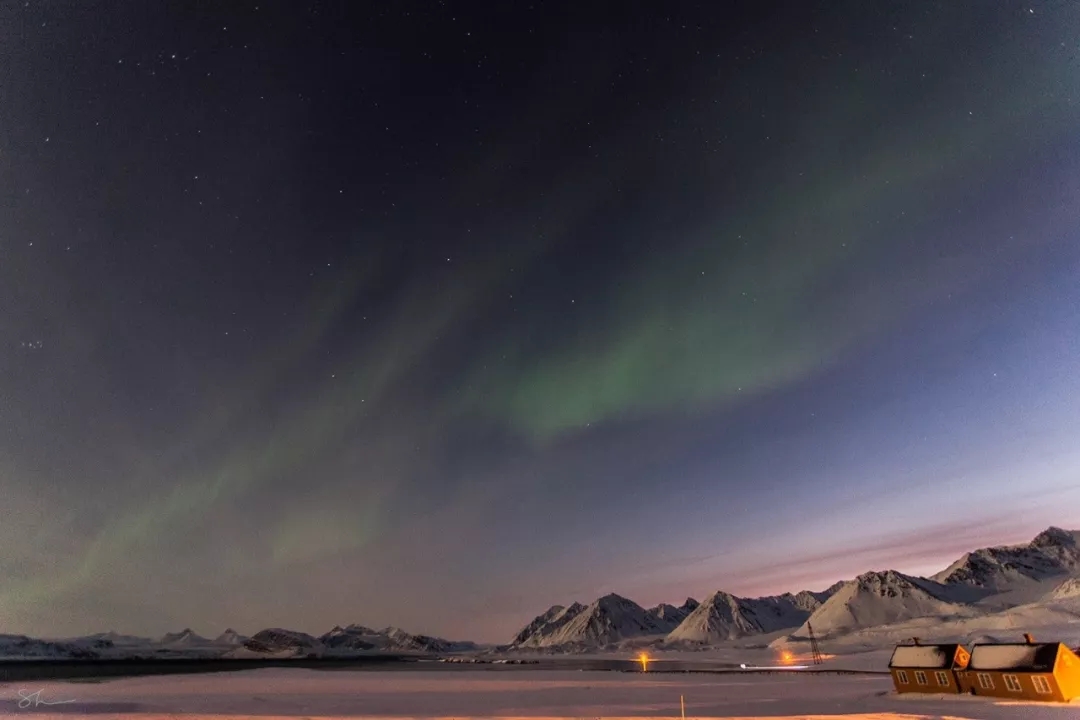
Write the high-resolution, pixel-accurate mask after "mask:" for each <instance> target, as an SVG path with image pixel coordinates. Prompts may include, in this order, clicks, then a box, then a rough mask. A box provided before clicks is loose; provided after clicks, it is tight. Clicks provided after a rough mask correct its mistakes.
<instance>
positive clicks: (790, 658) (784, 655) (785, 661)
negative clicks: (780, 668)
mask: <svg viewBox="0 0 1080 720" xmlns="http://www.w3.org/2000/svg"><path fill="white" fill-rule="evenodd" d="M780 664H781V665H794V664H795V656H794V655H792V654H791V652H790V651H789V650H784V651H783V652H781V653H780Z"/></svg>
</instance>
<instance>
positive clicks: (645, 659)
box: [638, 653, 649, 672]
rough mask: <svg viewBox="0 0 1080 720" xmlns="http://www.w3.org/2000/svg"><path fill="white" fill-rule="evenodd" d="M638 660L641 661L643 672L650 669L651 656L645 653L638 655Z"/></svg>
mask: <svg viewBox="0 0 1080 720" xmlns="http://www.w3.org/2000/svg"><path fill="white" fill-rule="evenodd" d="M638 662H639V663H641V671H642V672H646V671H647V670H648V669H649V656H648V655H646V654H645V653H641V654H640V655H638Z"/></svg>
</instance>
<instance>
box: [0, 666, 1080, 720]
mask: <svg viewBox="0 0 1080 720" xmlns="http://www.w3.org/2000/svg"><path fill="white" fill-rule="evenodd" d="M35 691H40V693H39V694H38V695H36V696H33V697H35V698H39V699H40V700H42V701H44V702H49V703H57V702H59V703H63V704H57V705H45V704H42V705H36V706H35V705H34V703H32V702H26V698H27V697H28V696H29V693H33V692H35ZM680 698H682V699H683V700H684V702H685V713H686V717H688V718H706V717H707V718H788V719H793V718H847V719H848V720H871V719H873V720H915V718H951V719H954V720H958V719H961V718H966V719H969V720H1022V719H1023V718H1032V720H1050V719H1053V718H1061V719H1062V720H1066V719H1072V718H1076V717H1080V705H1077V704H1072V705H1068V706H1046V705H1039V704H1034V703H1031V704H1018V703H1011V702H1003V701H994V700H991V699H987V698H974V697H970V696H953V697H937V696H929V697H919V698H911V697H899V696H896V695H895V694H893V693H892V692H891V681H890V679H889V677H888V676H887V675H830V674H806V673H799V672H797V671H792V672H787V673H779V674H756V673H729V674H720V675H709V674H670V675H669V674H664V673H653V672H647V673H613V672H567V671H528V670H523V671H511V672H491V671H483V670H471V669H470V670H462V671H460V672H452V673H427V672H394V671H389V672H387V671H359V672H357V671H343V672H326V671H316V670H302V669H289V668H285V669H283V668H266V669H261V670H251V671H242V672H234V673H214V674H206V675H184V676H150V677H137V678H124V679H119V680H113V681H109V682H101V683H65V682H50V683H45V684H36V685H33V686H30V687H16V686H13V685H4V686H0V716H3V717H5V718H7V717H12V718H14V717H27V718H33V720H46V719H48V720H74V719H76V718H80V719H81V720H101V719H102V718H117V719H118V720H150V719H151V718H153V719H154V720H162V719H164V718H182V719H183V720H196V719H198V720H209V719H213V720H225V719H226V718H229V719H230V720H236V719H237V718H243V717H258V718H260V720H269V718H273V717H293V718H295V717H303V718H331V717H332V718H345V717H349V718H361V717H362V718H406V717H409V718H459V719H461V718H480V717H484V718H512V717H520V718H524V717H528V718H541V717H544V718H617V717H672V718H673V717H679V716H680V713H681V709H680ZM64 701H73V702H64ZM20 704H22V705H23V707H20Z"/></svg>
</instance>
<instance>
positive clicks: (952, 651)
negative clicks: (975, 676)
mask: <svg viewBox="0 0 1080 720" xmlns="http://www.w3.org/2000/svg"><path fill="white" fill-rule="evenodd" d="M954 657H956V645H897V646H896V649H895V650H893V655H892V660H890V661H889V667H898V668H948V667H952V661H953V658H954Z"/></svg>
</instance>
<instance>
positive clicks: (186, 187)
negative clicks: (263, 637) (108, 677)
mask: <svg viewBox="0 0 1080 720" xmlns="http://www.w3.org/2000/svg"><path fill="white" fill-rule="evenodd" d="M223 5H226V4H223ZM647 5H650V6H651V7H649V8H638V7H637V6H636V5H635V6H634V7H633V8H632V7H631V6H630V5H628V4H625V3H622V4H604V3H561V2H547V3H542V2H536V3H532V4H512V3H511V4H506V5H504V6H498V7H496V6H492V7H487V6H484V5H483V4H476V3H473V4H457V3H453V2H450V1H449V0H447V1H446V2H399V3H361V4H356V5H352V4H347V3H313V4H310V5H305V6H304V7H300V6H298V5H296V4H295V3H280V4H279V3H273V2H264V1H262V0H258V1H256V2H248V1H246V0H245V1H244V2H230V3H228V4H227V7H212V6H211V5H203V4H194V5H190V6H185V5H183V4H165V3H162V4H153V3H150V4H138V3H128V4H115V3H103V2H101V3H98V2H86V3H78V4H74V3H49V2H29V3H27V4H26V5H23V4H21V3H18V4H8V5H4V6H2V7H0V46H2V47H4V48H5V50H6V51H5V55H6V56H7V61H6V62H3V63H0V88H2V91H0V92H2V98H0V100H2V101H0V192H2V195H3V199H4V200H3V203H0V498H2V501H3V504H4V508H5V512H4V519H3V522H0V546H2V547H3V548H4V549H3V552H0V632H13V633H15V632H17V633H27V634H32V635H39V636H57V635H65V634H77V633H88V632H94V631H103V630H108V629H114V630H117V631H120V632H130V633H145V634H161V633H163V632H165V631H167V630H175V629H177V628H179V627H187V626H190V627H193V628H195V629H196V630H197V631H199V632H202V633H203V634H207V635H214V634H216V633H217V632H220V631H221V630H222V629H224V628H225V627H234V628H237V629H239V630H241V631H242V632H253V631H256V630H258V629H261V628H263V627H270V626H283V627H290V628H294V629H298V630H304V631H309V632H315V631H319V632H321V631H325V629H328V628H329V627H331V626H332V625H334V624H335V623H338V624H347V623H351V622H358V623H363V624H365V625H370V626H384V625H390V624H392V625H397V626H401V627H404V628H406V629H408V630H410V631H414V632H426V633H432V634H439V635H442V636H453V637H461V638H470V639H475V640H484V641H489V640H490V641H497V640H505V639H507V638H508V637H509V636H510V635H511V634H512V633H513V632H514V631H515V630H516V629H517V628H518V627H519V626H520V625H522V624H524V623H525V622H527V621H528V620H529V619H531V617H532V616H533V615H535V614H536V613H538V612H540V611H542V610H543V609H545V608H547V607H548V606H550V605H552V604H554V603H561V604H567V603H569V602H571V601H574V600H577V601H582V602H587V601H590V600H592V599H594V598H595V597H597V596H599V595H601V594H604V593H606V592H611V591H614V592H619V593H620V594H623V595H627V596H630V597H633V598H634V599H635V600H637V601H638V602H640V603H645V604H653V603H656V602H660V601H679V602H681V600H682V598H685V597H686V596H687V595H693V596H697V597H700V596H702V595H704V594H707V593H709V592H711V591H713V590H716V589H718V588H720V589H724V590H728V591H730V592H733V593H737V594H764V593H777V592H783V591H788V590H791V591H797V590H801V589H821V588H823V587H825V586H827V585H829V584H831V583H832V582H833V581H835V580H837V579H841V578H846V577H851V576H854V575H856V574H858V573H860V572H863V571H865V570H868V569H883V568H886V567H888V568H895V569H898V570H902V571H905V572H931V571H934V570H937V569H940V568H941V567H944V566H945V565H947V564H948V563H949V562H950V561H952V560H953V559H955V556H956V555H957V554H958V553H960V552H963V551H966V550H969V549H971V548H972V547H975V546H978V545H983V544H996V543H1004V542H1011V541H1018V540H1026V539H1028V538H1030V536H1032V535H1033V534H1034V533H1035V532H1038V531H1039V530H1041V529H1043V528H1045V527H1046V526H1047V525H1049V524H1054V525H1059V526H1069V527H1075V526H1080V514H1078V513H1077V511H1076V509H1075V508H1078V507H1080V452H1078V451H1077V450H1076V442H1075V437H1076V428H1078V427H1080V403H1078V402H1077V401H1076V398H1078V397H1080V283H1078V282H1077V279H1078V278H1080V181H1078V178H1080V41H1078V38H1080V6H1078V5H1077V4H1075V3H1072V2H1067V1H1064V0H1062V1H1060V2H1054V1H1048V2H1040V3H1031V2H1028V3H1020V2H1011V1H1008V0H1006V1H1003V2H995V3H985V2H974V1H972V2H942V3H937V2H899V1H895V0H893V1H888V2H875V3H860V2H843V1H841V2H736V3H725V4H720V3H713V4H709V3H704V4H694V3H683V2H674V3H649V4H647ZM713 5H715V6H716V7H713Z"/></svg>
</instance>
